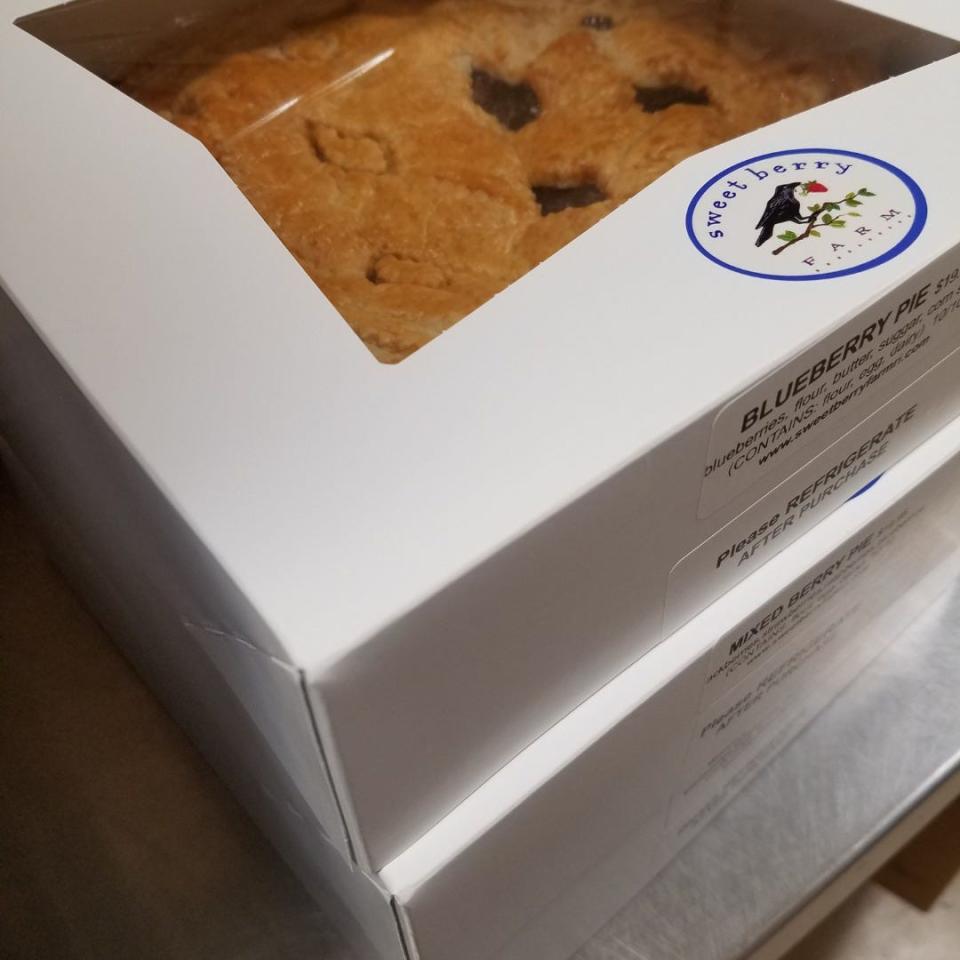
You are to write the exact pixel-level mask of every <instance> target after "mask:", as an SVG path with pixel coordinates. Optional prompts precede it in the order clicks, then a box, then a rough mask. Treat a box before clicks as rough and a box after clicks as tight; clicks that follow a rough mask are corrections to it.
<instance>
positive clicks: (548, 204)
mask: <svg viewBox="0 0 960 960" xmlns="http://www.w3.org/2000/svg"><path fill="white" fill-rule="evenodd" d="M533 195H534V196H535V197H536V198H537V203H539V204H540V213H541V214H543V216H545V217H546V216H547V215H549V214H551V213H559V212H560V211H561V210H566V209H567V207H589V206H590V204H591V203H600V202H601V201H602V200H606V199H607V195H606V194H605V193H604V192H603V191H602V190H601V189H600V188H599V187H598V186H597V185H596V184H595V183H577V184H574V185H572V186H567V187H557V186H550V185H546V184H544V185H542V186H535V187H534V188H533Z"/></svg>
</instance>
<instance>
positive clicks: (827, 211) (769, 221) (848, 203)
mask: <svg viewBox="0 0 960 960" xmlns="http://www.w3.org/2000/svg"><path fill="white" fill-rule="evenodd" d="M798 193H799V196H798ZM811 193H829V187H827V186H825V185H824V184H822V183H820V182H819V181H818V180H810V181H808V182H807V183H800V182H796V183H781V184H780V185H779V186H778V187H777V188H776V189H775V190H774V191H773V196H772V197H771V198H770V199H769V200H768V201H767V205H766V207H765V208H764V211H763V216H761V217H760V220H759V222H758V223H757V225H756V227H755V228H754V229H755V230H759V231H760V235H759V236H758V237H757V246H758V247H762V246H763V245H764V244H765V243H766V242H767V241H768V240H769V239H770V238H771V237H772V236H773V233H774V230H776V228H777V227H778V226H779V225H780V224H782V223H798V224H801V225H806V230H804V231H803V233H800V234H798V233H796V232H795V231H793V230H785V231H784V232H783V233H780V234H777V239H778V240H782V241H783V245H782V246H780V247H777V249H776V250H773V251H771V252H772V253H773V255H774V256H775V257H776V256H779V255H780V254H781V253H783V251H784V250H786V249H787V248H788V247H792V246H793V245H794V244H795V243H799V242H800V241H801V240H806V239H807V238H808V237H815V238H819V237H820V236H821V234H820V233H819V231H818V230H817V229H816V228H817V227H821V226H823V227H831V228H833V229H836V230H840V229H843V228H844V227H846V225H847V221H846V219H845V218H846V217H859V216H860V214H859V213H858V212H857V210H856V209H855V208H856V207H860V206H863V200H864V198H865V197H875V196H876V194H875V193H871V191H870V190H868V189H867V188H866V187H861V188H860V189H859V190H856V191H851V192H850V193H848V194H847V195H846V196H845V197H843V199H842V200H839V201H836V202H833V201H826V200H825V201H824V202H823V203H814V204H811V205H810V206H809V207H808V208H807V209H808V210H809V211H810V213H809V214H808V215H804V214H802V213H801V212H800V197H806V196H808V195H809V194H811Z"/></svg>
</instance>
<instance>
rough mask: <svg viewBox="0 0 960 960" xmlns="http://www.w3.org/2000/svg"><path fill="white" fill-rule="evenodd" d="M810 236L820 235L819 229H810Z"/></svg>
mask: <svg viewBox="0 0 960 960" xmlns="http://www.w3.org/2000/svg"><path fill="white" fill-rule="evenodd" d="M810 236H811V237H819V236H820V231H819V230H811V231H810Z"/></svg>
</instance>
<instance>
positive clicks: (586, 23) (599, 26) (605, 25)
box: [580, 13, 613, 30]
mask: <svg viewBox="0 0 960 960" xmlns="http://www.w3.org/2000/svg"><path fill="white" fill-rule="evenodd" d="M580 26H581V27H586V28H587V29H588V30H612V29H613V17H608V16H607V15H606V14H605V13H588V14H587V15H586V16H585V17H584V18H583V19H582V20H581V21H580Z"/></svg>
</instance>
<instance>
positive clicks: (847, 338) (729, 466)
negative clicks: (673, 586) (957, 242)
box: [699, 250, 960, 517]
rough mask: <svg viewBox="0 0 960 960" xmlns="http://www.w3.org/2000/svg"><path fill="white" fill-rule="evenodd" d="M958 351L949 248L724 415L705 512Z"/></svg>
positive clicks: (958, 279)
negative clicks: (921, 371)
mask: <svg viewBox="0 0 960 960" xmlns="http://www.w3.org/2000/svg"><path fill="white" fill-rule="evenodd" d="M958 346H960V252H958V251H957V250H952V251H950V253H948V254H946V255H944V256H943V257H940V258H939V259H938V260H936V261H935V262H934V263H933V264H932V265H931V266H930V267H928V268H927V269H926V270H923V271H922V272H921V273H920V274H918V275H917V276H916V277H914V278H913V279H912V280H911V281H910V283H908V284H905V285H903V286H901V287H898V288H897V289H896V290H895V291H894V292H893V293H890V294H888V295H887V296H885V297H883V298H882V299H881V300H879V301H878V302H877V303H876V304H875V305H874V306H873V307H871V308H870V309H869V310H867V311H866V312H864V313H863V314H860V315H859V316H857V317H855V318H854V319H853V320H850V321H849V322H847V323H846V324H844V325H843V327H842V328H841V329H840V330H838V331H836V332H835V333H833V334H831V335H830V336H829V337H826V338H824V339H823V340H821V341H820V342H819V343H817V344H815V345H814V346H813V347H811V348H810V349H808V350H806V351H805V352H804V353H802V354H801V355H800V356H799V357H797V358H796V359H795V360H792V361H790V362H789V363H788V364H786V365H785V366H783V367H781V368H780V369H779V370H777V371H776V372H774V373H772V374H770V376H768V377H766V378H765V379H764V380H762V381H761V382H760V383H758V384H757V385H756V386H755V387H752V388H751V389H749V390H748V391H747V392H746V393H744V394H742V395H741V396H740V397H738V398H737V399H736V400H733V401H732V402H731V403H729V404H728V405H727V406H726V407H724V409H723V410H721V411H720V413H719V414H718V416H717V419H716V422H715V423H714V426H713V433H712V435H711V438H710V448H709V451H708V454H707V461H706V464H705V465H704V479H703V486H702V489H701V495H700V507H699V516H700V517H706V516H709V515H710V514H712V513H713V512H714V511H716V510H718V509H720V508H721V507H722V506H724V505H725V504H727V503H729V502H730V501H731V500H733V499H734V498H735V497H737V496H739V495H740V494H741V493H743V492H744V491H745V490H748V489H749V488H750V487H752V486H753V485H754V484H755V483H757V482H758V481H759V480H760V479H761V478H762V477H764V476H766V475H767V474H769V473H771V472H772V471H774V470H776V469H777V468H784V467H787V466H789V463H790V461H791V460H792V459H793V458H794V455H795V454H796V453H798V452H800V451H802V450H803V449H804V448H806V447H809V446H811V445H812V444H816V443H819V444H820V445H821V446H822V445H824V444H828V443H831V442H832V440H833V438H832V437H831V434H834V435H835V433H836V431H838V430H842V429H844V428H845V426H847V425H849V421H850V420H851V418H852V417H853V416H856V415H857V414H859V415H861V416H863V415H864V414H865V413H867V412H869V408H870V407H875V406H877V405H879V404H881V403H884V402H886V400H888V399H889V398H890V397H891V396H893V394H894V393H896V392H897V391H898V390H899V389H901V388H902V387H903V385H904V383H905V382H907V381H908V377H909V376H910V375H912V376H916V375H917V371H918V370H922V369H929V368H930V367H932V366H933V365H934V364H936V363H937V362H938V361H940V360H942V359H943V358H944V357H945V356H947V354H949V353H952V352H953V350H955V349H956V348H957V347H958Z"/></svg>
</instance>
